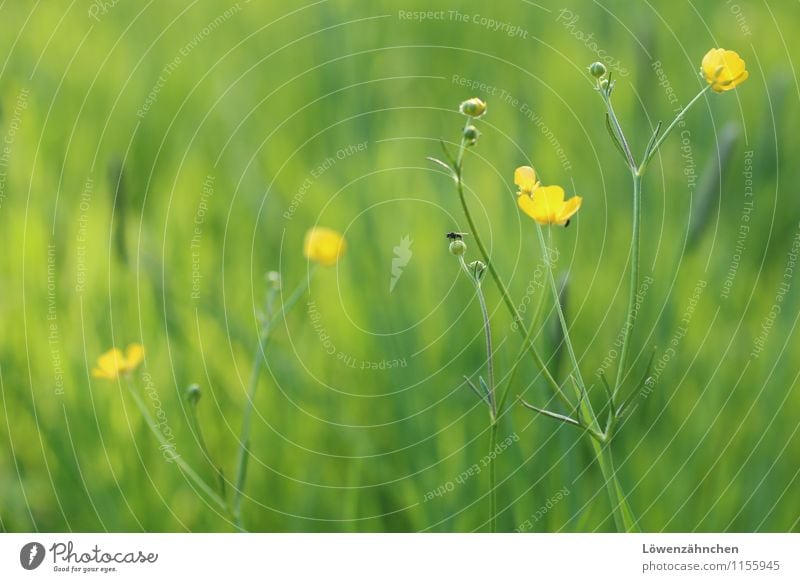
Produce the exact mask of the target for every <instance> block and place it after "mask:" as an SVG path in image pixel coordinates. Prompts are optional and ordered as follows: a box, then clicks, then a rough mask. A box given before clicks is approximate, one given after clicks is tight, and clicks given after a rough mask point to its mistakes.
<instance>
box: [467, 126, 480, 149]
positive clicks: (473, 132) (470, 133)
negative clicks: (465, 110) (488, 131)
mask: <svg viewBox="0 0 800 582" xmlns="http://www.w3.org/2000/svg"><path fill="white" fill-rule="evenodd" d="M480 136H481V132H480V131H478V128H477V127H475V126H474V125H468V126H467V127H466V129H465V130H464V139H465V140H466V142H467V145H471V146H472V145H475V144H476V143H477V142H478V138H479V137H480Z"/></svg>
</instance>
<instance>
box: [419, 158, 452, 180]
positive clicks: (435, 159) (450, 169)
mask: <svg viewBox="0 0 800 582" xmlns="http://www.w3.org/2000/svg"><path fill="white" fill-rule="evenodd" d="M425 159H426V160H429V161H431V162H433V163H434V164H438V165H439V166H441V167H442V168H444V169H445V170H447V173H448V174H449V175H450V176H451V177H452V178H453V179H454V180H456V179H457V178H458V176H456V173H455V172H454V171H453V168H451V167H450V166H448V165H447V164H445V163H444V162H443V161H442V160H440V159H438V158H433V157H431V156H426V157H425Z"/></svg>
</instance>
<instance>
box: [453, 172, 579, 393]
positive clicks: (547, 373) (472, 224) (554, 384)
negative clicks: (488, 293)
mask: <svg viewBox="0 0 800 582" xmlns="http://www.w3.org/2000/svg"><path fill="white" fill-rule="evenodd" d="M457 178H458V180H457V185H458V197H459V200H460V201H461V208H462V209H463V210H464V215H465V216H466V218H467V224H469V228H470V231H471V234H472V235H473V236H474V237H475V244H477V245H478V250H479V251H480V253H481V256H482V257H483V260H484V262H485V263H486V266H487V267H488V269H489V273H490V274H491V275H492V279H494V282H495V284H496V285H497V288H498V289H499V290H500V295H501V297H502V298H503V302H504V303H505V304H506V307H507V308H508V310H509V312H510V313H511V317H512V318H513V319H514V321H515V322H517V329H518V330H519V332H520V333H521V334H522V337H523V338H525V339H526V340H529V341H528V348H527V349H528V352H529V353H530V354H531V356H532V357H533V361H534V362H535V363H536V367H537V368H538V369H539V372H541V373H542V375H543V376H544V377H545V380H547V382H548V383H549V384H550V386H551V387H552V389H553V391H554V393H555V394H556V395H558V396H559V398H561V400H562V401H563V402H564V403H565V404H567V405H568V406H570V407H571V406H572V405H571V404H569V400H568V399H567V398H566V396H564V394H563V392H562V391H561V387H560V386H559V385H558V382H556V380H555V378H553V376H552V374H550V371H549V370H548V369H547V366H545V363H544V360H542V357H541V356H540V355H539V352H538V351H536V347H535V346H534V345H533V341H532V340H530V338H529V333H528V328H527V326H526V325H525V323H524V322H523V320H522V317H521V316H520V315H519V312H518V311H517V308H516V307H515V306H514V302H513V301H512V300H511V295H510V294H509V292H508V289H507V288H506V286H505V284H504V283H503V280H502V279H501V278H500V274H499V273H498V272H497V269H496V268H495V266H494V263H493V262H492V260H491V259H490V258H489V252H488V251H487V250H486V247H485V246H484V244H483V241H482V240H481V237H480V234H478V229H477V228H476V226H475V221H474V220H473V219H472V214H471V213H470V211H469V207H468V206H467V201H466V198H465V196H464V184H463V181H462V177H461V171H460V170H459V171H458V173H457Z"/></svg>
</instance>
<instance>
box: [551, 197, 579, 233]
mask: <svg viewBox="0 0 800 582" xmlns="http://www.w3.org/2000/svg"><path fill="white" fill-rule="evenodd" d="M582 203H583V198H581V197H580V196H573V197H572V198H570V199H569V200H567V201H566V202H564V205H563V206H562V207H561V212H560V213H559V215H558V222H556V224H558V226H564V225H565V224H566V223H567V221H568V220H569V219H570V218H572V216H573V215H574V214H575V213H576V212H578V209H579V208H580V207H581V204H582Z"/></svg>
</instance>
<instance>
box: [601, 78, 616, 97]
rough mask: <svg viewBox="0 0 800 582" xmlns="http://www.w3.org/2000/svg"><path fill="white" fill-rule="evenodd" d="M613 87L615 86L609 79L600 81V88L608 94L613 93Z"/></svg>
mask: <svg viewBox="0 0 800 582" xmlns="http://www.w3.org/2000/svg"><path fill="white" fill-rule="evenodd" d="M613 88H614V86H613V85H612V84H611V83H609V82H608V79H603V80H601V81H600V90H601V91H602V92H603V93H605V94H606V95H611V89H613Z"/></svg>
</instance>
